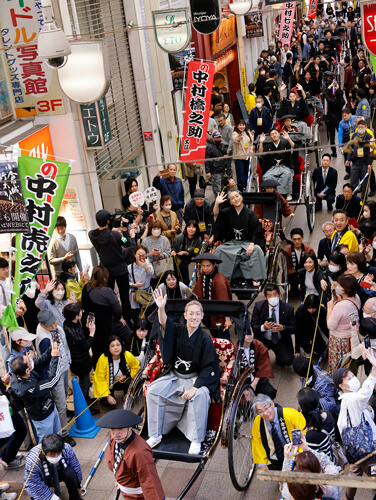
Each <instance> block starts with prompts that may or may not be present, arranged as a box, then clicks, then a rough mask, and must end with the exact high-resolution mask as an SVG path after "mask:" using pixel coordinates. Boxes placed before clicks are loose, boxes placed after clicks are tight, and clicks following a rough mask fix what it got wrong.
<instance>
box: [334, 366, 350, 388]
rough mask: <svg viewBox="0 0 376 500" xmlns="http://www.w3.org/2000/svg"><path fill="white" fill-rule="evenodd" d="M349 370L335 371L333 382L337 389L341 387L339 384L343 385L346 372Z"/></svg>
mask: <svg viewBox="0 0 376 500" xmlns="http://www.w3.org/2000/svg"><path fill="white" fill-rule="evenodd" d="M347 370H348V368H337V370H334V373H333V382H334V385H335V386H336V387H339V384H342V377H343V374H344V373H345V371H347Z"/></svg>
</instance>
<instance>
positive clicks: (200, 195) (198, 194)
mask: <svg viewBox="0 0 376 500" xmlns="http://www.w3.org/2000/svg"><path fill="white" fill-rule="evenodd" d="M193 199H194V200H202V199H204V200H205V190H204V189H195V192H194V193H193Z"/></svg>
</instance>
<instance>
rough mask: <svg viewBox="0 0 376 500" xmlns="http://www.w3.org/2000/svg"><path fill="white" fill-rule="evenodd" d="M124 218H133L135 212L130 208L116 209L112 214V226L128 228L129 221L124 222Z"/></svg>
mask: <svg viewBox="0 0 376 500" xmlns="http://www.w3.org/2000/svg"><path fill="white" fill-rule="evenodd" d="M123 217H124V219H128V220H129V219H130V218H133V213H132V212H131V211H130V210H124V211H122V210H115V212H113V213H111V214H110V217H109V219H110V228H111V229H113V228H114V227H121V228H124V229H125V228H126V227H128V222H124V221H123V220H122V218H123Z"/></svg>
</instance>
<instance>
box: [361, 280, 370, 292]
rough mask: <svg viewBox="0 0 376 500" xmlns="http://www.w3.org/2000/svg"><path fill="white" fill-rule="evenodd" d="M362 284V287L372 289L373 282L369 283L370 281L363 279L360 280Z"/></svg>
mask: <svg viewBox="0 0 376 500" xmlns="http://www.w3.org/2000/svg"><path fill="white" fill-rule="evenodd" d="M360 286H361V287H362V288H367V290H370V289H371V283H368V281H361V282H360Z"/></svg>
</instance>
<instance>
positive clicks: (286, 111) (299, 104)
mask: <svg viewBox="0 0 376 500" xmlns="http://www.w3.org/2000/svg"><path fill="white" fill-rule="evenodd" d="M285 115H293V116H295V119H296V121H298V122H299V121H304V118H305V117H306V116H308V115H309V109H308V105H307V103H306V101H305V100H304V99H303V98H300V99H297V100H296V101H295V104H294V106H293V105H292V103H291V102H290V101H289V99H283V101H282V103H281V106H280V107H279V110H278V111H277V118H281V117H282V116H285Z"/></svg>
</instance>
